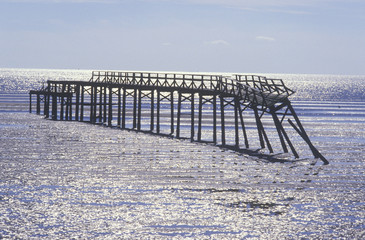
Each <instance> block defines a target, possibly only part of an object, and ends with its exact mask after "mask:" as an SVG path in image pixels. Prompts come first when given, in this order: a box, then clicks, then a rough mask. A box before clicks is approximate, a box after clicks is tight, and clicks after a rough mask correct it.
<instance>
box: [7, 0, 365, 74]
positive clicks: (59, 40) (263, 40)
mask: <svg viewBox="0 0 365 240" xmlns="http://www.w3.org/2000/svg"><path fill="white" fill-rule="evenodd" d="M0 68H52V69H95V70H100V69H104V70H105V69H114V70H134V71H186V72H235V73H238V72H239V73H294V74H295V73H302V74H351V75H365V0H104V1H103V0H0Z"/></svg>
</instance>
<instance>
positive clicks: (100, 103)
mask: <svg viewBox="0 0 365 240" xmlns="http://www.w3.org/2000/svg"><path fill="white" fill-rule="evenodd" d="M96 89H98V88H97V87H96ZM97 94H98V93H97V92H96V93H95V95H97ZM97 99H99V103H97ZM97 106H99V115H96V110H95V122H96V119H97V118H99V123H101V122H103V86H102V85H100V90H99V98H98V97H96V98H95V109H96V108H97Z"/></svg>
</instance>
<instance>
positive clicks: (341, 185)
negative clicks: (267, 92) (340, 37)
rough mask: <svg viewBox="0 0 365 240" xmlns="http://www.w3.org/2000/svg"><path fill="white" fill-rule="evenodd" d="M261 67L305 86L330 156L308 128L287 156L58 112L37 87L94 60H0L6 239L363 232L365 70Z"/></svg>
mask: <svg viewBox="0 0 365 240" xmlns="http://www.w3.org/2000/svg"><path fill="white" fill-rule="evenodd" d="M259 75H263V76H268V77H272V78H281V79H283V80H284V82H285V83H286V85H288V87H290V88H292V89H293V90H295V91H296V93H295V94H294V95H293V96H292V97H291V98H290V99H291V100H292V103H293V106H294V109H295V110H296V112H297V113H298V115H299V118H300V120H301V121H302V123H303V125H304V128H305V129H306V131H307V133H308V135H309V137H310V138H311V140H312V142H313V143H314V145H315V146H316V147H317V148H318V150H319V151H320V152H321V153H322V154H323V155H324V156H325V157H326V158H327V159H328V160H329V162H330V164H329V165H323V164H322V163H321V161H320V160H318V161H317V160H315V159H313V157H312V155H311V152H310V150H309V148H308V147H307V146H306V145H305V144H301V143H300V139H299V137H294V138H293V139H292V140H293V141H294V142H296V149H297V150H298V152H299V155H300V156H301V158H300V159H294V158H289V160H288V161H286V162H282V163H280V162H271V161H268V160H266V159H261V158H258V157H253V156H248V155H245V154H240V153H236V152H233V151H231V150H227V149H222V148H219V147H216V146H213V145H210V144H203V143H195V142H190V141H187V140H182V139H171V138H167V137H162V136H155V135H149V134H145V133H138V132H135V131H128V130H120V129H118V128H107V127H103V126H100V125H91V124H87V123H81V122H67V121H52V120H48V119H45V118H44V117H43V116H41V115H36V114H34V113H33V114H30V113H29V95H28V92H29V90H33V89H38V88H40V87H41V86H42V84H43V83H45V82H46V81H47V80H83V81H88V80H89V79H90V77H91V70H50V69H0V169H1V170H0V239H2V238H4V239H8V238H9V239H365V200H364V199H365V76H344V75H306V74H265V73H261V74H259ZM264 124H266V123H265V122H264ZM167 127H168V126H167V123H166V128H167ZM204 134H206V135H209V136H210V132H209V129H208V130H206V131H204ZM229 137H230V136H228V138H229ZM231 137H232V136H231ZM203 138H204V136H203ZM278 150H279V151H278ZM275 152H276V153H277V152H280V149H276V150H275Z"/></svg>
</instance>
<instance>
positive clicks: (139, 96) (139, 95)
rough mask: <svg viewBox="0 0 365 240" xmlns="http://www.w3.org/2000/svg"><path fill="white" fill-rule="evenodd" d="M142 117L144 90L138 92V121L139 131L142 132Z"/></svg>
mask: <svg viewBox="0 0 365 240" xmlns="http://www.w3.org/2000/svg"><path fill="white" fill-rule="evenodd" d="M141 115H142V90H138V115H137V116H138V119H137V130H138V131H140V130H141V117H142V116H141Z"/></svg>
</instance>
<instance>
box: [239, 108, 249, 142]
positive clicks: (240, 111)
mask: <svg viewBox="0 0 365 240" xmlns="http://www.w3.org/2000/svg"><path fill="white" fill-rule="evenodd" d="M238 111H239V114H240V120H241V127H242V132H243V136H244V138H245V147H246V148H249V147H250V145H249V143H248V137H247V132H246V126H245V122H244V120H243V115H242V109H241V104H239V105H238Z"/></svg>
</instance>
